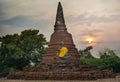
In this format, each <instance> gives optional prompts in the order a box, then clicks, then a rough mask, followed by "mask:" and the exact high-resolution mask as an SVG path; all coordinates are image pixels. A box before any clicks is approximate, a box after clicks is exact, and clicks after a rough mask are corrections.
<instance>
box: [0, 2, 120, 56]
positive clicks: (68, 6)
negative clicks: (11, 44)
mask: <svg viewBox="0 0 120 82" xmlns="http://www.w3.org/2000/svg"><path fill="white" fill-rule="evenodd" d="M59 1H60V2H61V3H62V6H63V11H64V17H65V22H66V26H67V29H68V32H69V33H71V34H72V36H73V40H74V43H75V45H76V47H77V49H78V50H80V49H81V50H82V49H84V48H85V47H87V46H89V45H92V46H93V50H92V51H91V52H92V55H94V56H95V57H98V52H100V51H103V50H106V49H107V48H109V49H112V50H114V51H115V52H116V53H117V54H118V55H119V56H120V37H119V36H120V32H119V31H120V0H0V36H4V35H6V34H14V33H20V32H21V31H23V30H25V29H38V30H39V31H40V33H42V34H44V35H45V37H46V38H47V40H48V41H49V39H50V35H51V34H52V33H53V32H54V23H55V17H56V10H57V5H58V2H59ZM88 37H92V38H94V41H93V43H91V44H89V43H88V42H86V41H85V39H86V38H88Z"/></svg>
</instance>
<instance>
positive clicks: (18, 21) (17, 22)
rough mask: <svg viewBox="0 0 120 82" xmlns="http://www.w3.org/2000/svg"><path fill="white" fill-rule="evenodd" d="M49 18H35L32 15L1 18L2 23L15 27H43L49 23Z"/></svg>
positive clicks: (0, 23)
mask: <svg viewBox="0 0 120 82" xmlns="http://www.w3.org/2000/svg"><path fill="white" fill-rule="evenodd" d="M49 23H50V22H49V20H43V19H42V20H39V21H38V20H34V19H32V18H31V17H30V16H16V17H13V18H10V19H7V20H1V21H0V25H11V26H14V27H16V28H17V27H28V28H31V27H41V28H43V29H45V28H46V26H47V25H49Z"/></svg>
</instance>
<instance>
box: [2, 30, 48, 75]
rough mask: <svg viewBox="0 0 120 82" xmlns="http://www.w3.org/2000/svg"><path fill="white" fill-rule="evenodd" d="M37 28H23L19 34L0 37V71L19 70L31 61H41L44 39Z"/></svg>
mask: <svg viewBox="0 0 120 82" xmlns="http://www.w3.org/2000/svg"><path fill="white" fill-rule="evenodd" d="M38 33H39V30H24V31H22V32H21V34H20V35H18V34H13V35H6V36H3V37H1V38H0V42H1V46H0V70H1V71H0V72H5V73H8V72H9V71H12V70H16V69H18V70H21V69H22V68H23V67H24V66H27V65H30V63H31V62H33V63H35V64H37V63H38V62H40V61H41V59H42V55H43V53H44V51H45V47H44V45H45V44H46V39H45V37H44V35H43V34H38Z"/></svg>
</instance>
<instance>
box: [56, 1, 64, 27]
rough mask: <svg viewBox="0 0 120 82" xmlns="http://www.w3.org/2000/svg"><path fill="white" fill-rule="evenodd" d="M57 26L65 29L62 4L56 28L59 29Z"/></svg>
mask: <svg viewBox="0 0 120 82" xmlns="http://www.w3.org/2000/svg"><path fill="white" fill-rule="evenodd" d="M57 26H64V27H65V20H64V15H63V8H62V5H61V3H60V2H59V3H58V8H57V14H56V21H55V27H57Z"/></svg>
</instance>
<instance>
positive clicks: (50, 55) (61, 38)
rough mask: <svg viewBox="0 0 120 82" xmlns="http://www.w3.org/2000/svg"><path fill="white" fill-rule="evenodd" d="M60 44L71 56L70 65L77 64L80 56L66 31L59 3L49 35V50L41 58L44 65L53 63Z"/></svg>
mask: <svg viewBox="0 0 120 82" xmlns="http://www.w3.org/2000/svg"><path fill="white" fill-rule="evenodd" d="M61 42H63V43H64V46H65V47H67V48H68V53H69V54H70V55H71V60H70V63H75V62H79V59H80V56H79V55H78V51H77V49H76V48H75V45H74V43H73V39H72V35H71V34H70V33H68V31H67V28H66V25H65V20H64V15H63V9H62V6H61V3H60V2H59V4H58V8H57V14H56V21H55V25H54V33H53V34H52V35H51V39H50V44H49V48H48V50H47V51H46V54H45V55H44V57H43V61H44V63H46V64H53V63H54V57H55V56H56V55H57V50H58V48H59V47H60V44H61Z"/></svg>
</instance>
